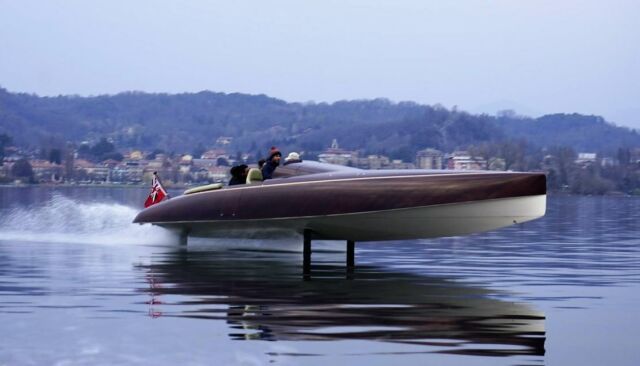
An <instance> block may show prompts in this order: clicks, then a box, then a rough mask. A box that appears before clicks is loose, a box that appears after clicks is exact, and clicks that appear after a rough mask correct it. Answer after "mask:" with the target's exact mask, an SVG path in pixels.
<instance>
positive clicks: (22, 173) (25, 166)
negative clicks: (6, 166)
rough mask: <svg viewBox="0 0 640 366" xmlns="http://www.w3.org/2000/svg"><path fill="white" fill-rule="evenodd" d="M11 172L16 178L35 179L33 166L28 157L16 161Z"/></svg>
mask: <svg viewBox="0 0 640 366" xmlns="http://www.w3.org/2000/svg"><path fill="white" fill-rule="evenodd" d="M11 174H12V175H13V176H14V177H16V178H20V179H26V180H28V181H29V182H31V181H33V168H32V167H31V164H30V163H29V161H28V160H27V159H20V160H18V161H16V163H15V164H13V166H12V167H11Z"/></svg>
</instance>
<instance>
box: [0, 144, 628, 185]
mask: <svg viewBox="0 0 640 366" xmlns="http://www.w3.org/2000/svg"><path fill="white" fill-rule="evenodd" d="M231 141H232V138H231V137H224V136H221V137H219V138H218V139H217V140H216V143H215V146H214V147H213V148H211V149H206V150H205V149H203V150H204V151H202V152H201V153H199V154H197V155H196V154H194V153H191V154H188V153H182V154H176V153H170V154H168V153H166V152H164V151H159V150H155V151H142V150H136V149H122V150H116V149H115V146H114V144H113V142H112V141H109V140H107V139H102V140H100V141H99V142H97V143H95V144H94V145H93V146H92V145H91V144H89V143H88V142H87V143H83V144H81V145H80V146H79V147H74V146H72V145H69V146H68V147H67V148H65V149H60V148H54V149H48V150H46V149H34V150H26V149H21V148H19V147H16V146H5V148H4V154H3V158H2V160H1V164H2V165H0V184H4V185H25V184H48V185H61V184H64V185H130V186H138V185H146V184H149V182H151V179H152V175H153V172H158V174H159V175H160V176H161V177H162V179H163V182H164V183H165V185H166V186H167V187H174V188H180V187H188V186H193V185H200V184H207V183H214V182H221V183H227V182H228V180H229V178H230V173H229V170H230V168H231V167H232V166H234V165H237V164H251V163H255V162H256V161H257V160H258V159H260V157H256V156H252V155H250V154H249V153H242V152H232V151H229V150H228V149H227V148H226V147H227V146H228V145H229V144H230V143H231ZM470 150H472V149H470ZM286 153H288V152H286ZM299 153H300V155H301V158H302V159H305V158H308V157H306V156H305V153H304V152H299ZM627 155H628V156H626V159H627V161H626V162H625V164H632V165H635V166H638V165H640V148H636V149H631V150H629V151H628V153H627ZM311 160H318V161H320V162H325V163H331V164H338V165H344V166H351V167H356V168H361V169H456V170H494V171H504V170H508V166H507V161H506V160H505V158H502V157H493V156H491V157H488V158H487V157H483V156H479V154H473V150H472V151H471V152H470V151H452V152H443V151H439V150H437V149H435V148H426V149H423V150H420V151H418V152H417V153H416V155H415V159H414V160H413V161H403V160H401V159H392V158H390V157H388V156H385V155H379V154H377V155H365V154H363V153H362V152H361V151H352V150H347V149H343V148H341V147H340V145H339V143H338V141H337V140H336V139H334V140H333V142H332V144H331V146H328V147H327V148H326V149H325V150H324V151H323V152H321V153H320V154H317V155H314V156H312V157H311ZM565 160H566V159H565ZM569 163H570V164H571V165H572V166H573V167H574V168H577V169H581V170H585V171H594V170H596V171H601V170H602V169H607V168H615V167H617V166H619V165H620V164H621V163H620V161H619V159H618V158H615V157H608V156H599V155H598V154H596V153H593V152H578V153H577V154H576V156H575V157H574V158H573V159H572V161H571V162H569ZM563 165H567V162H566V161H564V162H563V161H562V158H561V157H560V156H554V155H553V154H546V155H544V156H542V160H541V161H539V163H538V164H534V165H533V169H527V170H535V171H544V172H546V173H547V175H548V177H549V178H550V179H554V175H557V174H558V172H562V171H563V170H567V167H566V166H563ZM523 170H524V169H523ZM552 183H553V182H552ZM552 188H553V187H552ZM559 188H561V189H562V188H564V189H567V188H569V187H562V186H560V187H559Z"/></svg>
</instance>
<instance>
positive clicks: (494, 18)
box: [0, 0, 640, 127]
mask: <svg viewBox="0 0 640 366" xmlns="http://www.w3.org/2000/svg"><path fill="white" fill-rule="evenodd" d="M0 86H2V87H4V88H6V89H9V90H10V91H20V92H29V93H36V94H40V95H58V94H80V95H95V94H112V93H118V92H121V91H126V90H141V91H149V92H169V93H175V92H196V91H200V90H204V89H208V90H213V91H221V92H242V93H251V94H260V93H264V94H267V95H270V96H274V97H278V98H282V99H285V100H287V101H309V100H314V101H329V102H331V101H335V100H341V99H363V98H376V97H386V98H389V99H391V100H394V101H401V100H412V101H416V102H419V103H427V104H434V103H441V104H443V105H445V106H447V107H451V106H453V105H457V106H458V107H459V108H460V109H465V110H469V111H472V112H480V111H482V112H489V113H494V112H495V111H497V110H499V109H505V108H513V109H516V111H517V112H519V113H522V114H528V115H534V116H535V115H540V114H544V113H552V112H580V113H586V114H598V115H602V116H604V117H605V118H606V119H607V120H609V121H613V122H615V123H617V124H619V125H627V126H632V127H640V105H639V104H638V103H639V102H640V1H637V0H629V1H616V0H613V1H602V0H596V1H577V0H562V1H558V0H550V1H547V0H538V1H516V0H505V1H494V0H482V1H450V0H440V1H427V0H388V1H374V0H363V1H348V0H337V1H332V0H322V1H311V0H309V1H301V0H291V1H260V0H256V1H239V0H234V1H220V2H218V1H194V0H189V1H177V0H176V1H159V0H152V1H132V0H127V1H115V0H109V1H86V0H80V1H43V0H39V1H25V0H0Z"/></svg>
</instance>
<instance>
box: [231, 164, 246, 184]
mask: <svg viewBox="0 0 640 366" xmlns="http://www.w3.org/2000/svg"><path fill="white" fill-rule="evenodd" d="M246 169H247V166H246V165H244V164H242V165H237V166H234V167H232V168H231V171H230V173H231V179H230V180H229V185H230V186H235V185H237V184H246V183H247V176H246V175H245V171H246Z"/></svg>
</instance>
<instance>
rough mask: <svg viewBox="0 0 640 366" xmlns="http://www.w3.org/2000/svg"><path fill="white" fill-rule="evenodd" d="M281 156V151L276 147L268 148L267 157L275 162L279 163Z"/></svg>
mask: <svg viewBox="0 0 640 366" xmlns="http://www.w3.org/2000/svg"><path fill="white" fill-rule="evenodd" d="M281 158H282V153H281V152H280V150H278V148H277V147H275V146H271V150H269V159H267V160H271V161H273V162H275V163H278V164H280V159H281Z"/></svg>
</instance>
